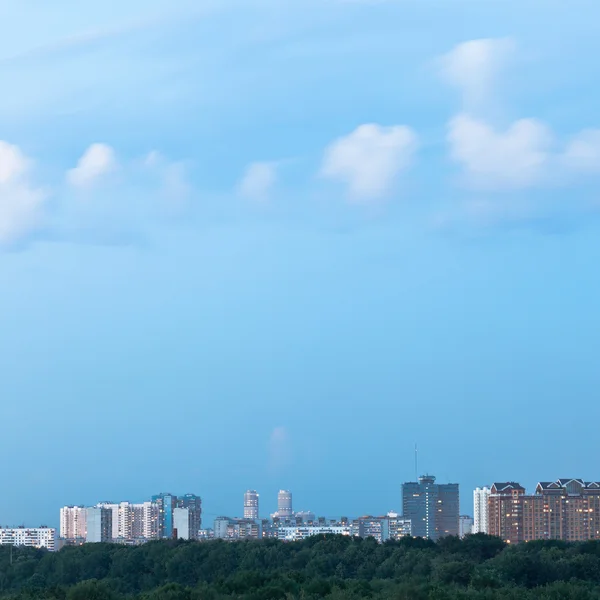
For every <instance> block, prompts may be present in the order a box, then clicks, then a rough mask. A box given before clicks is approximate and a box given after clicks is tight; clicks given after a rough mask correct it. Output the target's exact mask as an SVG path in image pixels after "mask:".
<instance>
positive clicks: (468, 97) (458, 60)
mask: <svg viewBox="0 0 600 600" xmlns="http://www.w3.org/2000/svg"><path fill="white" fill-rule="evenodd" d="M514 49H515V43H514V41H513V40H512V39H510V38H500V39H480V40H470V41H468V42H463V43H462V44H458V45H457V46H455V48H454V49H453V50H451V51H450V52H449V53H448V54H446V55H445V56H443V57H442V58H441V61H440V65H441V70H442V75H443V76H444V78H445V79H446V80H447V81H448V82H450V83H451V84H452V85H453V86H455V87H457V88H458V89H459V90H460V92H461V94H462V96H463V103H464V106H465V108H467V109H469V110H475V109H477V108H479V107H481V106H482V105H483V104H484V103H485V102H486V101H488V100H489V99H490V94H491V92H492V88H493V84H494V82H495V80H496V78H497V77H498V75H499V73H500V71H501V69H502V68H503V67H504V66H505V64H506V63H507V62H508V60H509V59H510V57H511V55H512V54H513V52H514Z"/></svg>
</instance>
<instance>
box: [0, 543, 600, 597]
mask: <svg viewBox="0 0 600 600" xmlns="http://www.w3.org/2000/svg"><path fill="white" fill-rule="evenodd" d="M0 598H1V599H2V600H5V599H11V600H12V599H15V600H16V599H19V600H25V599H28V600H29V599H34V598H35V599H36V600H37V599H40V600H43V599H60V600H63V599H64V600H121V599H123V600H125V599H127V598H131V599H139V600H221V599H223V598H243V599H247V600H271V599H273V600H276V599H279V598H282V599H293V598H299V599H300V598H302V599H306V600H309V599H312V598H329V599H331V600H336V599H342V598H349V599H353V598H372V599H373V600H377V599H399V600H400V599H402V600H425V599H436V600H437V599H439V600H453V599H459V598H464V599H469V600H478V599H482V600H483V599H485V600H493V599H495V598H511V599H515V600H517V599H518V600H527V599H530V598H532V599H533V598H535V599H542V598H544V599H548V600H559V599H563V598H564V599H573V600H586V599H588V598H595V599H600V542H584V543H576V544H568V543H564V542H558V541H548V542H530V543H528V544H522V545H518V546H505V545H504V544H503V543H502V542H501V541H500V540H499V539H497V538H493V537H489V536H485V535H481V534H478V535H473V536H468V537H467V538H466V539H465V540H462V541H461V540H459V539H457V538H445V539H442V540H440V541H439V542H437V543H433V542H431V541H427V540H423V539H412V538H406V539H403V540H400V541H394V542H387V543H385V544H382V545H380V544H377V543H376V542H375V540H373V539H366V540H363V539H358V538H354V539H353V538H349V537H342V536H326V537H322V536H320V537H314V538H309V539H307V540H305V541H303V542H294V543H283V542H279V541H277V540H263V541H247V542H234V543H227V542H223V541H214V542H184V541H160V542H151V543H148V544H145V545H143V546H138V547H124V546H117V545H110V544H86V545H84V546H79V547H67V548H63V549H62V550H61V551H60V552H55V553H50V552H45V551H42V550H33V549H27V548H21V549H14V550H13V551H12V552H11V550H10V548H8V547H0Z"/></svg>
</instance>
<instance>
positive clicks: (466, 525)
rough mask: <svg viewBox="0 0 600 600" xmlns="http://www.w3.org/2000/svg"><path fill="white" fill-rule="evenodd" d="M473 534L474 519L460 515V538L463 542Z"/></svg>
mask: <svg viewBox="0 0 600 600" xmlns="http://www.w3.org/2000/svg"><path fill="white" fill-rule="evenodd" d="M471 533H473V517H470V516H469V515H460V517H459V518H458V537H459V538H460V539H461V540H462V539H463V538H464V537H465V536H466V535H470V534H471Z"/></svg>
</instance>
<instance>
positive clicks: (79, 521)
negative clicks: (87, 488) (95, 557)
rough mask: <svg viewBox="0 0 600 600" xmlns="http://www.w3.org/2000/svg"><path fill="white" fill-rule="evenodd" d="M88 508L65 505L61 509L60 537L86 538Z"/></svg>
mask: <svg viewBox="0 0 600 600" xmlns="http://www.w3.org/2000/svg"><path fill="white" fill-rule="evenodd" d="M86 515H87V509H86V508H85V506H63V507H62V508H61V509H60V537H61V538H62V539H65V540H70V541H75V540H85V536H86V531H87V526H86V521H87V519H86Z"/></svg>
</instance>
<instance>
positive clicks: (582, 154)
mask: <svg viewBox="0 0 600 600" xmlns="http://www.w3.org/2000/svg"><path fill="white" fill-rule="evenodd" d="M563 160H564V162H565V165H566V166H567V167H569V168H570V169H573V170H575V171H587V172H598V171H600V129H586V130H584V131H581V132H580V133H578V134H577V135H576V136H575V137H574V138H572V139H571V141H570V142H569V143H568V144H567V147H566V149H565V152H564V156H563Z"/></svg>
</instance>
